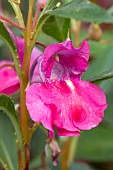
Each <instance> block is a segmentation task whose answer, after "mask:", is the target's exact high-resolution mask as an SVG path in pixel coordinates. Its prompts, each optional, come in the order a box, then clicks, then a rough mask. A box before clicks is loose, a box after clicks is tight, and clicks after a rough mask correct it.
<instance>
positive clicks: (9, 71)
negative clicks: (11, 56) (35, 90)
mask: <svg viewBox="0 0 113 170" xmlns="http://www.w3.org/2000/svg"><path fill="white" fill-rule="evenodd" d="M11 63H12V62H10V61H5V60H4V61H1V62H0V66H2V65H3V64H11ZM19 88H20V83H19V78H18V77H17V74H16V72H15V70H14V69H13V68H9V67H4V68H2V69H1V70H0V93H5V94H7V95H10V94H12V93H14V92H16V91H17V90H18V89H19Z"/></svg>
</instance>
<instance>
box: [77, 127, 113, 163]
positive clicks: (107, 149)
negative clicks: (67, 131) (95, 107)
mask: <svg viewBox="0 0 113 170" xmlns="http://www.w3.org/2000/svg"><path fill="white" fill-rule="evenodd" d="M112 134H113V128H111V127H109V126H108V125H106V124H102V125H101V126H98V127H97V128H94V129H92V130H90V131H83V132H81V135H80V137H79V139H78V145H77V152H76V158H75V159H79V160H84V161H91V162H92V161H98V162H99V161H112V160H113V142H112V141H113V135H112Z"/></svg>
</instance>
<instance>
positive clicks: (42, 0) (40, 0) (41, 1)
mask: <svg viewBox="0 0 113 170" xmlns="http://www.w3.org/2000/svg"><path fill="white" fill-rule="evenodd" d="M47 2H48V0H38V1H37V5H38V6H39V7H40V9H43V8H44V7H45V6H46V4H47Z"/></svg>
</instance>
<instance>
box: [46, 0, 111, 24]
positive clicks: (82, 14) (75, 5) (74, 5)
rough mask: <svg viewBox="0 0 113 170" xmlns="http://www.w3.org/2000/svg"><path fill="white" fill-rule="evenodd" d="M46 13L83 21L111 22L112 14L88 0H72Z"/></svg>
mask: <svg viewBox="0 0 113 170" xmlns="http://www.w3.org/2000/svg"><path fill="white" fill-rule="evenodd" d="M47 13H48V14H51V15H56V16H60V17H65V18H74V19H76V20H80V21H85V22H98V23H101V22H105V23H113V17H112V15H110V14H109V13H108V12H107V11H106V10H104V9H102V8H100V7H99V6H97V5H96V4H93V3H91V2H90V1H88V0H76V1H72V2H69V3H67V4H66V5H63V6H61V7H59V8H56V9H54V10H49V11H48V12H47Z"/></svg>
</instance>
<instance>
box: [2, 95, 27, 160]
mask: <svg viewBox="0 0 113 170" xmlns="http://www.w3.org/2000/svg"><path fill="white" fill-rule="evenodd" d="M0 110H3V111H4V112H5V113H6V114H7V116H8V117H9V119H10V120H11V122H12V124H13V126H14V128H15V131H16V135H17V138H18V145H19V148H20V150H21V152H22V157H23V161H25V147H24V140H23V136H22V131H21V127H20V123H19V121H18V117H17V115H16V111H15V109H14V104H13V101H12V100H11V98H10V97H8V96H6V95H4V94H2V95H0Z"/></svg>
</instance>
